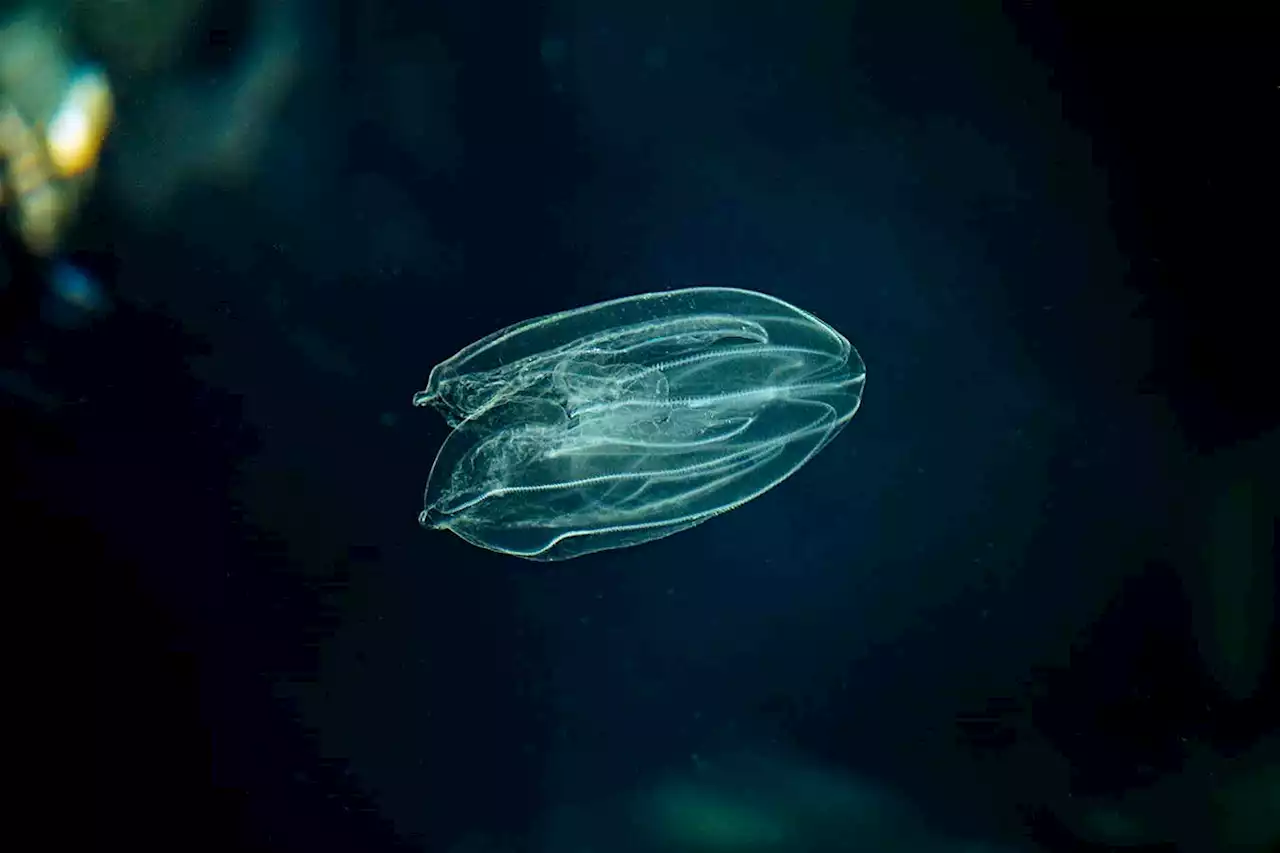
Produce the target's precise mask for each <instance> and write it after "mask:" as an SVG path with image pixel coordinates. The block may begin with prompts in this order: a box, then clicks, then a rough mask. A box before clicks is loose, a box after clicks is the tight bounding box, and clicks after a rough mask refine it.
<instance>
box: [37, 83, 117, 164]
mask: <svg viewBox="0 0 1280 853" xmlns="http://www.w3.org/2000/svg"><path fill="white" fill-rule="evenodd" d="M111 112H112V106H111V87H110V85H109V84H108V83H107V78H106V76H105V75H103V74H102V73H101V72H99V71H97V70H87V71H84V72H82V73H81V74H80V75H79V76H78V77H77V78H76V79H75V80H74V81H73V82H72V83H71V85H70V86H68V87H67V91H66V93H65V94H64V95H63V98H62V103H60V104H59V105H58V109H57V111H56V112H55V113H54V114H53V118H52V119H50V121H49V130H48V133H47V135H46V139H45V147H46V149H47V150H48V152H49V162H50V163H52V164H53V167H54V169H56V170H57V172H58V174H59V175H61V176H62V177H64V178H69V177H72V176H75V175H79V174H81V173H83V172H85V171H87V170H88V169H90V168H92V167H93V165H94V164H95V163H97V162H98V153H99V151H101V149H102V143H103V141H104V140H105V139H106V137H107V128H108V126H109V125H110V124H111Z"/></svg>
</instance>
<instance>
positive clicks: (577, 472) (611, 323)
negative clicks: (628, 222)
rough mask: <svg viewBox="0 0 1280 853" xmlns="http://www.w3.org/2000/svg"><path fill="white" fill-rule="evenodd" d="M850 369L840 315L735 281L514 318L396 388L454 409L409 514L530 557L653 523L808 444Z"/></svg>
mask: <svg viewBox="0 0 1280 853" xmlns="http://www.w3.org/2000/svg"><path fill="white" fill-rule="evenodd" d="M865 379H866V369H865V366H864V365H863V363H862V359H861V358H860V357H859V356H858V353H857V352H856V351H855V350H854V349H853V347H851V346H850V345H849V342H848V341H847V340H846V339H845V338H844V337H843V336H842V335H841V334H840V333H839V332H837V331H835V329H833V328H831V327H830V326H828V325H827V324H826V323H824V322H822V321H821V320H819V319H817V318H816V317H814V316H813V315H811V314H808V313H806V312H804V311H801V310H800V309H799V308H796V307H794V306H792V305H789V304H787V303H786V302H783V301H782V300H780V299H776V298H774V297H771V296H766V295H764V294H761V293H755V292H752V291H747V290H737V289H733V288H720V287H699V288H689V289H685V290H672V291H666V292H660V293H646V294H642V295H639V296H632V297H628V298H625V299H618V300H614V301H610V302H602V303H599V304H596V305H589V306H586V307H584V308H578V309H575V310H572V311H565V312H563V313H560V314H552V315H550V316H547V317H540V318H537V319H534V320H527V321H525V322H523V323H517V324H516V325H514V326H511V327H509V328H506V329H503V330H501V331H498V332H495V333H493V334H492V335H489V336H488V337H486V338H484V339H482V340H480V341H477V342H476V343H474V344H472V345H470V346H468V347H466V348H465V349H463V350H462V351H461V352H459V353H458V354H457V355H455V356H453V357H452V358H450V359H448V360H447V361H444V362H442V363H440V364H439V365H437V366H436V367H435V368H434V369H433V370H432V371H431V376H430V378H429V380H428V382H427V387H426V389H425V390H423V391H421V392H419V393H418V394H416V395H415V396H414V398H413V402H414V405H418V406H428V405H429V406H434V407H435V408H437V409H439V410H440V412H441V413H442V414H443V415H444V417H445V419H446V420H447V421H448V422H449V423H450V424H451V425H452V426H453V427H454V430H453V432H452V433H451V434H450V435H449V438H448V439H447V440H446V441H445V443H444V446H443V447H441V449H440V452H439V454H438V455H437V456H436V461H435V464H434V465H433V466H432V469H431V476H430V479H429V482H428V483H427V492H426V508H425V509H424V510H423V512H422V514H421V516H420V521H421V522H422V523H423V524H424V525H426V526H428V527H434V528H443V529H447V530H452V531H453V532H454V533H456V534H457V535H459V536H461V537H462V538H464V539H466V540H467V541H469V542H472V543H473V544H476V545H479V546H480V547H482V548H488V549H490V550H493V551H498V552H501V553H505V554H512V555H515V556H519V557H526V558H530V559H536V560H557V559H566V558H569V557H576V556H580V555H582V554H588V553H591V552H593V551H601V550H604V549H608V548H622V547H626V546H630V545H637V544H640V543H642V542H647V541H649V540H651V539H657V538H660V537H663V536H668V535H670V534H672V533H675V532H677V531H680V530H684V529H686V528H689V527H692V526H693V525H695V524H699V523H700V522H703V521H706V520H707V519H708V518H711V517H712V516H714V515H717V514H719V513H722V512H725V511H726V510H730V509H733V508H734V507H736V506H739V505H741V504H743V503H745V502H746V501H749V500H751V499H752V498H754V497H756V496H758V495H760V494H762V493H763V492H765V491H767V490H768V489H770V488H772V487H773V486H775V485H777V484H778V483H780V482H781V481H783V480H784V479H786V478H787V477H788V476H790V475H791V474H792V473H793V472H794V471H795V470H796V469H797V468H799V467H800V466H801V465H803V464H804V463H805V462H807V461H808V460H809V459H811V458H813V456H814V454H816V453H817V452H818V451H819V450H821V449H822V448H823V447H825V446H826V444H827V443H828V442H829V441H831V439H832V438H833V437H834V436H835V435H836V434H837V433H838V432H839V431H840V430H841V429H842V428H843V427H844V425H845V424H846V423H848V421H849V419H850V418H851V417H853V414H854V412H856V411H857V409H858V405H859V403H860V402H861V400H862V389H863V384H864V382H865Z"/></svg>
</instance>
